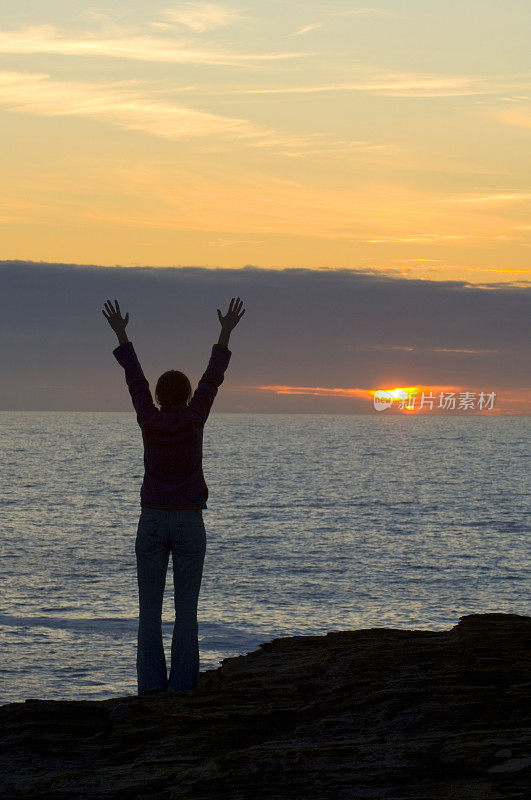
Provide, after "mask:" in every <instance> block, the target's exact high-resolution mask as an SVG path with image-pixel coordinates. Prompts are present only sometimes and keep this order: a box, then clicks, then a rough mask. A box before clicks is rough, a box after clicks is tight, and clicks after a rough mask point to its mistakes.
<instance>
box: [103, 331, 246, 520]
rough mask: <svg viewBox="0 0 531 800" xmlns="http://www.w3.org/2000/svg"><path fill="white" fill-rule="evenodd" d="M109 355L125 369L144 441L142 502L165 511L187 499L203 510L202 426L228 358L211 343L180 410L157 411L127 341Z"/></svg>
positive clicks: (224, 349) (205, 491)
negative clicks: (194, 386)
mask: <svg viewBox="0 0 531 800" xmlns="http://www.w3.org/2000/svg"><path fill="white" fill-rule="evenodd" d="M113 354H114V356H115V357H116V360H117V361H118V363H119V364H121V366H122V367H123V368H124V369H125V380H126V382H127V386H128V388H129V393H130V395H131V399H132V401H133V405H134V407H135V410H136V418H137V421H138V424H139V425H140V428H141V430H142V438H143V440H144V481H143V483H142V488H141V490H140V499H141V503H142V504H153V505H160V506H166V507H171V506H174V505H179V504H180V503H190V502H192V501H195V502H198V503H200V505H201V506H202V507H203V508H206V503H205V502H203V503H202V502H201V499H204V501H206V500H207V499H208V486H207V485H206V482H205V478H204V475H203V467H202V456H203V426H204V424H205V422H206V420H207V417H208V415H209V413H210V409H211V407H212V403H213V402H214V398H215V396H216V394H217V391H218V387H219V386H221V384H222V383H223V378H224V372H225V370H226V369H227V366H228V364H229V361H230V357H231V355H232V353H231V351H230V350H229V349H228V347H224V346H223V345H219V344H215V345H213V347H212V354H211V356H210V361H209V362H208V367H207V368H206V371H205V373H204V374H203V376H202V378H201V380H200V381H199V383H198V385H197V389H196V390H195V392H194V395H193V397H192V399H191V400H190V403H189V404H188V406H186V407H185V408H181V407H179V406H177V405H175V406H171V408H170V409H168V410H167V411H160V410H159V409H158V408H157V406H156V405H155V404H154V402H153V398H152V396H151V392H150V390H149V383H148V382H147V380H146V378H145V376H144V373H143V372H142V367H141V366H140V363H139V361H138V358H137V355H136V353H135V350H134V347H133V345H132V343H131V342H125V344H121V345H119V347H117V348H116V349H115V350H114V351H113Z"/></svg>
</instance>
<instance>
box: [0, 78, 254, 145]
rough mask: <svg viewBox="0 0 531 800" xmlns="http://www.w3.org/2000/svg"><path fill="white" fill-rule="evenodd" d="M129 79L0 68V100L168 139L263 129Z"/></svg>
mask: <svg viewBox="0 0 531 800" xmlns="http://www.w3.org/2000/svg"><path fill="white" fill-rule="evenodd" d="M134 84H135V82H134V81H122V82H114V83H109V84H104V85H101V84H91V83H83V82H75V81H70V82H69V81H54V80H51V79H50V76H49V75H46V74H42V73H20V72H0V104H1V105H3V106H6V107H7V108H9V109H10V110H11V111H18V112H22V113H32V114H43V115H49V116H85V117H95V118H97V119H101V120H104V121H106V122H110V123H112V124H114V125H118V126H120V127H123V128H128V129H130V130H138V131H144V132H146V133H150V134H153V135H156V136H163V137H167V138H172V139H184V138H186V137H190V136H205V135H212V134H225V135H229V136H231V137H240V138H251V139H252V138H254V139H256V138H259V137H260V136H264V135H267V132H262V131H261V130H260V128H259V127H258V126H253V125H252V124H251V123H249V122H247V121H246V120H244V119H236V118H231V117H223V116H221V115H219V114H211V113H209V112H206V111H200V110H197V109H194V108H187V107H184V106H178V105H175V104H172V103H164V102H160V101H157V100H152V99H150V98H149V97H146V95H145V94H143V93H142V92H140V91H138V90H137V91H135V90H134V88H133V87H134Z"/></svg>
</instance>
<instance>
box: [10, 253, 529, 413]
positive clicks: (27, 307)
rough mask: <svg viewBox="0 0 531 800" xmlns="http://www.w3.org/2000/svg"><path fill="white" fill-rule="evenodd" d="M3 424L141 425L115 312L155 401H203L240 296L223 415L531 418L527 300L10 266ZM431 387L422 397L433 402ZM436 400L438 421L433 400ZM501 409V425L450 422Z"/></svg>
mask: <svg viewBox="0 0 531 800" xmlns="http://www.w3.org/2000/svg"><path fill="white" fill-rule="evenodd" d="M0 286H2V291H1V292H0V370H1V373H2V381H0V409H7V410H13V409H19V410H28V411H30V410H52V411H54V410H55V411H59V410H82V411H131V410H132V406H131V403H130V398H129V394H128V392H127V388H126V385H125V380H124V374H123V370H122V368H121V367H120V366H119V365H118V363H117V362H116V361H115V359H114V356H113V349H114V348H115V347H116V346H117V340H116V337H115V335H114V333H113V331H112V330H111V328H110V326H109V325H108V323H107V321H106V320H105V318H104V317H103V315H102V313H101V309H102V307H103V303H104V302H105V300H106V299H107V298H110V299H112V300H114V299H115V298H118V300H119V301H120V305H121V309H122V312H124V313H125V312H126V311H128V312H129V314H130V322H129V325H128V328H127V330H128V335H129V338H130V340H131V341H132V342H133V345H134V347H135V350H136V352H137V354H138V357H139V359H140V363H141V364H142V366H143V368H144V372H145V375H146V377H147V378H148V380H149V382H150V384H151V387H152V388H153V387H154V385H155V383H156V380H157V378H158V377H159V375H161V374H162V372H164V371H166V370H167V369H179V370H182V371H183V372H185V374H187V375H188V377H189V378H190V380H191V382H192V385H193V387H194V388H195V386H196V385H197V381H198V380H199V378H200V377H201V375H202V373H203V371H204V370H205V368H206V365H207V363H208V359H209V357H210V354H211V350H212V345H213V344H214V343H215V342H217V339H218V335H219V321H218V316H217V311H216V309H217V308H220V309H221V311H222V313H225V312H226V310H227V308H228V305H229V301H230V299H231V297H236V296H241V297H242V298H243V299H244V302H245V308H246V312H245V314H244V316H243V317H242V319H241V321H240V323H239V324H238V326H237V327H236V329H235V330H234V331H233V332H232V334H231V338H230V342H229V348H230V350H231V353H232V355H231V359H230V363H229V367H228V370H227V373H226V377H225V381H224V383H223V385H222V387H221V390H220V391H219V393H218V396H217V397H216V400H215V403H214V409H213V410H214V412H216V413H222V412H231V413H242V412H244V413H245V412H248V413H253V412H258V413H264V412H265V413H330V414H372V415H378V414H380V415H384V414H385V415H389V414H402V413H411V414H416V413H419V414H436V413H446V414H458V413H459V414H469V415H470V414H483V415H485V414H490V415H506V414H510V415H512V414H522V413H527V414H529V413H530V411H531V387H530V385H529V364H530V363H531V359H530V349H531V337H530V336H529V333H530V331H529V328H530V323H529V319H530V317H529V313H528V312H529V305H530V298H531V288H523V287H518V286H511V285H509V284H498V285H497V286H494V285H490V286H489V287H479V286H476V285H473V284H467V283H465V282H463V281H428V280H423V279H404V278H401V277H397V276H388V275H383V274H382V273H379V272H377V271H375V272H373V273H372V274H370V273H368V272H367V271H355V270H348V269H344V270H341V269H336V270H328V269H323V270H318V269H300V268H286V269H283V270H278V269H265V268H260V267H256V266H251V265H248V266H246V267H243V268H240V269H234V268H230V269H229V268H216V269H205V268H202V267H158V268H157V267H122V268H121V269H116V268H115V267H102V266H98V265H85V266H80V265H75V264H48V263H30V262H23V261H18V262H8V261H4V262H0ZM403 387H406V388H411V387H416V388H417V389H418V390H419V391H418V392H417V397H416V398H414V400H415V402H416V405H415V406H414V408H413V410H411V411H408V410H407V407H405V408H403V409H400V408H399V407H398V406H399V402H398V401H397V402H394V401H393V403H394V404H393V405H391V406H390V407H388V408H385V409H382V410H381V411H380V412H378V411H376V409H375V406H374V396H373V395H372V392H373V391H374V390H377V389H394V388H403ZM422 387H424V388H422ZM422 391H424V392H425V398H428V397H429V394H430V393H431V394H432V395H433V396H434V398H436V399H437V402H435V403H434V406H433V408H432V407H430V405H429V404H428V403H426V404H425V405H424V407H423V409H420V408H419V404H420V401H421V399H422V395H421V392H422ZM466 392H468V393H471V394H474V395H475V397H474V398H473V399H474V400H475V401H479V395H480V393H481V392H483V393H484V395H485V396H487V395H490V394H492V393H494V394H495V397H494V398H493V407H492V409H482V410H478V408H477V405H476V407H475V408H474V407H468V408H466V409H463V410H461V411H460V410H459V403H458V404H457V406H456V408H454V409H452V408H448V410H446V409H445V408H444V407H443V408H442V410H441V411H439V406H438V398H439V397H440V395H441V394H442V395H443V400H444V402H446V399H447V398H448V395H449V394H450V393H453V394H454V396H455V398H458V399H459V398H460V396H461V395H462V394H463V393H466Z"/></svg>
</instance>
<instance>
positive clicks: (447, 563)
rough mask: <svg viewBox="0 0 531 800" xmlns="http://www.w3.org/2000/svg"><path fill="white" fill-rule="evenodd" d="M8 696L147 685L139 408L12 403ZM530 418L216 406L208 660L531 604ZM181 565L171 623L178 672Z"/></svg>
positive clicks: (7, 426)
mask: <svg viewBox="0 0 531 800" xmlns="http://www.w3.org/2000/svg"><path fill="white" fill-rule="evenodd" d="M0 439H1V452H2V460H3V464H2V470H1V491H0V504H1V510H2V530H1V544H2V546H1V569H2V579H1V600H0V636H1V642H2V662H1V664H0V682H1V688H0V703H7V702H14V701H22V700H25V699H26V698H30V697H40V698H51V699H68V700H69V699H93V700H95V699H103V698H108V697H113V696H123V695H127V694H135V693H136V691H137V689H136V669H135V658H136V636H137V613H138V607H137V584H136V563H135V552H134V543H135V536H136V526H137V522H138V515H139V512H140V506H139V489H140V484H141V480H142V472H143V466H142V444H141V435H140V431H139V429H138V427H137V425H136V420H135V417H134V414H133V413H58V412H49V413H30V412H28V413H24V412H0ZM528 441H529V420H528V419H526V418H518V417H506V418H486V417H480V416H471V417H452V416H451V415H447V416H444V417H441V416H439V417H429V416H424V417H405V416H385V414H380V415H376V414H375V415H371V416H348V415H320V414H315V415H291V414H280V415H279V414H261V415H253V414H215V413H213V414H211V416H210V418H209V420H208V422H207V425H206V427H205V434H204V472H205V477H206V480H207V483H208V485H209V489H210V498H209V501H208V506H209V508H208V510H207V511H204V512H203V513H204V520H205V526H206V530H207V553H206V558H205V567H204V574H203V582H202V586H201V595H200V600H199V637H200V654H201V669H202V670H203V669H209V668H213V667H216V666H218V665H219V662H220V660H221V659H223V658H226V657H228V656H234V655H238V654H241V653H246V652H249V651H250V650H253V649H255V648H257V647H258V645H259V643H260V642H264V641H268V640H271V639H273V638H275V637H278V636H290V635H297V634H324V633H326V632H327V631H329V630H347V629H354V628H372V627H379V628H409V629H427V630H443V629H448V628H450V627H452V626H453V625H455V624H457V622H458V620H459V617H460V616H461V615H463V614H471V613H482V612H492V611H502V612H511V613H517V614H529V613H531V604H530V602H529V600H530V593H529V588H530V587H529V576H530V550H529V528H528V527H527V521H528V519H529V517H528V512H529V508H528V506H527V507H526V498H527V489H528V486H527V483H526V477H527V475H528V462H527V456H528V447H527V443H528ZM172 589H173V587H172V571H171V559H170V564H169V569H168V579H167V583H166V595H165V601H164V604H165V605H164V616H163V619H164V622H163V631H164V636H165V645H166V653H167V659H168V665H169V647H170V641H171V631H172V614H173V597H172Z"/></svg>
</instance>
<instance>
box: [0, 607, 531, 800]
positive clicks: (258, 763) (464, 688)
mask: <svg viewBox="0 0 531 800" xmlns="http://www.w3.org/2000/svg"><path fill="white" fill-rule="evenodd" d="M530 638H531V617H526V616H521V615H517V614H473V615H470V616H465V617H461V619H460V621H459V624H458V625H456V626H455V627H453V628H451V629H450V630H447V631H422V630H394V629H389V628H371V629H367V630H356V631H341V632H332V633H328V634H327V635H326V636H293V637H289V638H281V639H274V640H273V641H271V642H267V643H265V644H262V645H260V647H259V649H258V650H256V651H253V652H251V653H248V654H246V655H244V656H238V657H236V658H228V659H225V660H224V661H223V662H222V665H221V666H220V667H219V668H218V669H215V670H210V671H208V672H203V673H201V676H200V683H199V689H198V690H197V691H196V692H176V693H165V692H157V693H155V694H151V695H143V696H140V697H139V696H136V695H130V696H128V697H123V698H115V699H111V700H103V701H79V702H76V701H72V702H67V701H59V702H57V701H52V700H26V702H25V703H10V704H8V705H5V706H2V707H0V716H1V720H2V733H1V749H0V769H1V773H2V776H3V777H2V779H1V780H2V783H1V788H0V797H2V798H50V800H51V799H52V798H53V800H61V799H62V798H80V800H82V799H83V798H111V797H112V798H128V799H129V798H153V797H157V798H161V799H162V800H170V798H175V799H176V800H194V799H195V798H201V800H216V798H231V800H238V798H242V799H244V800H247V798H249V799H250V798H252V799H253V800H261V798H289V800H292V799H293V798H304V800H310V799H311V798H333V800H342V798H345V800H347V799H348V800H363V799H364V798H374V799H375V800H385V798H393V800H399V799H400V800H420V798H422V800H427V798H429V800H437V799H438V798H440V799H441V800H443V799H444V800H465V798H466V800H475V799H476V798H478V800H479V798H482V799H483V798H484V799H485V800H487V798H488V800H498V799H499V800H508V799H509V798H521V799H522V800H527V798H529V797H531V741H530V738H531V737H530V733H531V728H530V719H529V716H530V710H531V702H530V699H531V698H530V688H531V670H530V660H531V659H530Z"/></svg>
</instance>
